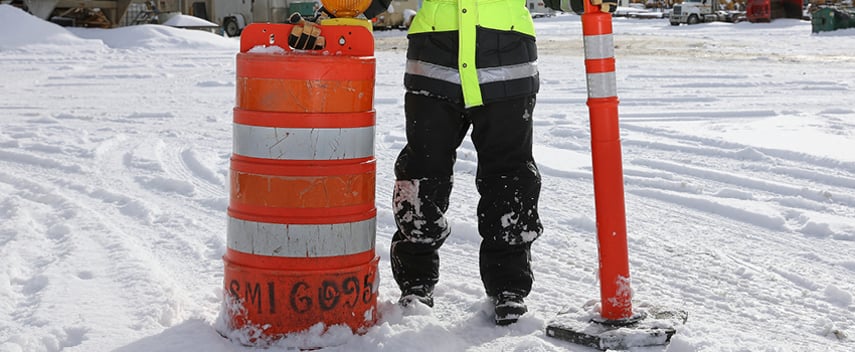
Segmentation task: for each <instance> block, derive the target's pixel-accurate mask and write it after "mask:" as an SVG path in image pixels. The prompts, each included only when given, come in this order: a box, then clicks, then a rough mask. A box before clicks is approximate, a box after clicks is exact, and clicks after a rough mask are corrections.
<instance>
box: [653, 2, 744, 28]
mask: <svg viewBox="0 0 855 352" xmlns="http://www.w3.org/2000/svg"><path fill="white" fill-rule="evenodd" d="M742 14H743V12H741V11H724V10H720V9H719V3H718V0H684V1H683V3H681V4H676V5H674V7H673V8H672V10H671V15H670V16H669V18H670V22H671V25H672V26H679V25H680V24H698V23H702V22H716V21H722V22H739V21H740V20H741V19H742Z"/></svg>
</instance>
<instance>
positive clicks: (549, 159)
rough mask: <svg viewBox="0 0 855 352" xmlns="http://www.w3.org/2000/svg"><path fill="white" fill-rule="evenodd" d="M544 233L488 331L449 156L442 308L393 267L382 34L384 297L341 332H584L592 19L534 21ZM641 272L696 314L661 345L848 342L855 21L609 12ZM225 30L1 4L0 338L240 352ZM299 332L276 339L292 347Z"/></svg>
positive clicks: (355, 344)
mask: <svg viewBox="0 0 855 352" xmlns="http://www.w3.org/2000/svg"><path fill="white" fill-rule="evenodd" d="M536 28H537V31H538V33H539V40H538V42H539V45H540V55H541V57H540V62H539V67H540V70H541V73H542V76H541V77H542V78H541V79H542V90H541V94H540V96H539V99H538V105H537V108H536V110H535V121H536V127H535V128H536V141H535V142H536V152H537V155H536V156H537V160H538V163H539V165H540V168H541V171H542V173H543V176H544V180H543V182H544V192H543V196H542V203H541V214H542V216H543V221H544V225H545V227H546V232H545V234H544V236H543V237H542V239H540V240H539V241H538V242H536V244H535V246H534V249H533V256H534V269H535V272H536V276H537V279H536V282H535V287H534V291H533V293H532V294H531V296H530V297H529V299H528V302H529V306H530V309H531V313H530V314H528V315H526V316H525V317H524V318H522V319H521V321H520V322H519V323H517V324H515V325H512V326H510V327H495V326H493V325H492V324H491V323H490V322H489V321H488V317H487V315H486V314H484V312H485V311H487V310H489V305H488V304H487V301H486V299H485V297H484V293H483V289H482V287H481V285H480V281H479V280H478V279H477V273H478V269H477V266H476V263H477V257H476V256H475V255H473V253H475V252H476V250H477V246H478V239H479V237H478V234H477V232H476V230H475V229H476V226H475V222H474V220H473V215H474V211H475V204H476V203H475V199H474V198H473V197H472V196H471V195H472V194H475V190H474V185H473V174H474V171H475V154H474V149H473V146H472V144H471V143H470V142H468V141H467V142H465V143H464V145H463V146H462V148H461V149H460V152H459V162H458V164H457V166H456V170H457V176H456V177H457V180H456V189H455V191H454V193H453V199H452V205H451V210H450V212H449V215H450V218H451V221H452V224H453V228H454V233H453V235H452V237H451V239H450V240H449V241H448V242H447V244H446V246H445V247H444V248H443V250H442V260H443V266H442V271H441V282H440V284H439V286H438V287H437V291H436V303H437V304H436V307H435V308H434V309H433V310H432V311H428V310H424V311H416V312H414V313H407V314H404V312H402V311H401V309H400V308H398V307H397V306H396V305H394V304H393V303H392V302H394V300H396V299H397V296H398V290H397V288H396V286H395V284H394V282H393V280H392V277H391V273H390V271H389V255H388V246H389V241H390V238H391V234H392V232H393V226H394V225H393V220H392V217H391V211H390V204H389V202H390V199H391V189H392V184H393V175H392V163H393V160H394V157H395V155H396V154H397V152H398V151H399V149H400V148H401V147H402V146H403V145H404V143H405V139H404V132H403V118H402V116H401V114H402V110H403V105H402V104H403V99H402V97H403V90H402V87H401V81H402V75H403V67H404V46H405V40H404V37H403V33H401V32H380V33H377V54H376V58H377V67H378V74H377V81H376V82H377V88H376V97H375V106H376V110H377V136H376V138H377V139H376V157H377V165H378V167H377V208H378V234H377V251H378V254H379V255H380V257H381V262H380V270H381V273H380V276H381V283H380V294H379V304H378V308H379V312H380V314H381V315H382V317H381V319H380V321H379V322H378V323H377V324H376V326H375V327H373V328H372V329H370V330H369V331H368V333H367V334H365V335H363V336H350V335H347V334H342V333H341V331H340V330H334V331H333V332H332V333H331V334H330V335H329V336H326V337H323V338H322V339H320V340H318V339H316V338H315V339H314V340H312V339H313V337H312V336H303V337H302V338H304V339H309V340H311V341H314V342H322V343H328V344H335V345H338V346H337V347H331V348H328V349H327V350H330V351H591V350H590V349H588V348H585V347H580V346H577V345H573V344H570V343H566V342H562V341H559V340H555V339H553V338H550V337H547V336H545V333H544V328H545V326H546V324H547V323H548V322H549V321H550V320H551V319H552V318H553V317H554V316H555V314H556V313H557V312H559V311H561V310H564V309H571V310H579V309H581V307H582V306H583V305H584V304H585V303H586V302H588V301H590V300H592V299H598V297H599V286H598V283H597V275H596V268H597V257H596V256H597V254H596V249H597V245H596V242H595V233H596V229H595V220H594V215H593V214H594V207H593V187H592V181H591V168H590V165H591V161H590V142H589V130H588V115H587V108H586V106H585V100H586V96H585V80H584V68H583V66H582V62H583V61H582V60H583V58H582V51H581V29H580V23H579V17H578V16H575V15H573V16H571V15H561V16H556V17H551V18H544V19H538V20H537V21H536ZM615 33H616V38H615V42H616V45H617V49H616V56H617V74H618V89H619V96H620V99H621V105H620V114H621V130H622V146H623V158H624V168H625V170H624V171H625V183H626V208H627V223H628V229H629V231H628V232H629V250H630V262H631V269H632V285H633V289H634V291H635V300H636V302H637V304H645V303H652V304H659V305H665V306H670V307H676V308H680V309H684V310H686V311H688V312H689V320H688V322H687V323H686V324H685V325H683V326H681V327H679V329H678V332H677V334H676V335H675V336H674V338H673V339H672V342H671V344H670V345H669V346H668V347H664V348H662V347H659V348H640V349H636V350H638V351H670V352H686V351H841V352H842V351H853V350H855V302H853V295H855V257H853V253H855V220H853V218H855V154H853V150H855V132H853V127H855V94H853V91H855V53H853V51H852V48H855V30H846V31H838V32H831V33H824V34H822V35H812V34H811V31H810V24H809V23H808V22H803V21H797V20H777V21H774V22H773V23H770V24H751V23H741V24H735V25H734V24H725V23H712V24H703V25H697V26H691V27H687V26H680V27H671V26H670V25H668V23H667V21H664V20H633V19H625V18H619V19H615ZM237 50H238V48H237V41H236V39H226V38H221V37H217V36H214V35H212V34H210V33H204V32H199V31H187V30H179V29H174V28H169V27H163V26H141V27H135V28H120V29H112V30H99V29H73V30H67V29H63V28H60V27H57V26H54V25H51V24H48V23H45V22H43V21H40V20H37V19H35V18H33V17H30V16H27V15H25V14H23V13H21V12H20V11H18V10H16V9H14V8H11V7H9V6H5V5H1V6H0V73H2V74H0V77H2V78H0V351H3V352H11V351H27V352H37V351H111V350H118V351H124V352H143V351H145V352H149V351H247V350H251V349H250V348H246V347H241V346H238V345H235V344H232V343H230V342H229V341H227V340H225V339H223V338H221V337H220V336H219V335H218V334H217V333H216V332H215V329H214V326H215V325H216V324H217V323H216V320H217V316H218V314H219V311H220V303H221V302H222V294H221V292H220V290H221V287H222V276H223V275H222V273H223V262H222V260H221V257H222V255H223V254H224V252H225V233H226V214H225V209H226V207H227V206H228V192H227V189H226V184H227V182H226V179H227V175H228V168H229V157H230V153H231V146H232V145H231V138H232V135H231V128H232V126H231V125H232V114H231V108H232V106H233V105H234V97H235V92H234V90H235V84H234V78H235V63H234V58H235V53H236V51H237ZM287 348H288V344H283V345H280V346H274V347H273V348H271V350H272V351H276V350H285V349H287Z"/></svg>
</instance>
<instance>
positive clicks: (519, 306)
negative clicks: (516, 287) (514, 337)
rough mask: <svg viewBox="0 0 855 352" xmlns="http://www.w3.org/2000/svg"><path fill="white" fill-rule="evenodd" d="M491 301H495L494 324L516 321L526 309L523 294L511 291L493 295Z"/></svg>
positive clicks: (506, 323)
mask: <svg viewBox="0 0 855 352" xmlns="http://www.w3.org/2000/svg"><path fill="white" fill-rule="evenodd" d="M493 302H495V303H496V325H509V324H513V323H516V322H517V319H519V318H520V316H522V315H523V314H525V312H527V311H528V308H526V306H525V302H524V301H523V296H522V295H520V294H516V293H513V292H502V293H500V294H499V295H498V296H496V297H493Z"/></svg>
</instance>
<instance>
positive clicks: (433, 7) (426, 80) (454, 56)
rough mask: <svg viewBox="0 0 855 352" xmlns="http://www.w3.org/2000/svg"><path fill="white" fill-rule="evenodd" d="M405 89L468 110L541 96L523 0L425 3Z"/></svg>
mask: <svg viewBox="0 0 855 352" xmlns="http://www.w3.org/2000/svg"><path fill="white" fill-rule="evenodd" d="M408 37H409V38H410V44H409V48H408V50H407V68H406V74H405V78H404V84H405V86H406V88H407V89H408V90H410V91H415V92H427V93H429V94H434V95H437V96H440V97H445V98H449V99H452V100H458V99H461V100H462V101H463V102H464V104H465V106H466V107H474V106H479V105H483V104H484V102H488V101H491V100H496V99H502V98H507V97H512V96H521V95H528V94H533V93H537V90H538V88H539V83H538V72H537V64H536V61H537V49H536V46H535V42H534V24H533V23H532V20H531V14H530V13H529V12H528V9H527V8H526V7H525V1H524V0H424V2H423V3H422V6H421V8H420V9H419V11H418V13H417V14H416V16H415V17H414V19H413V23H412V24H411V26H410V29H409V33H408Z"/></svg>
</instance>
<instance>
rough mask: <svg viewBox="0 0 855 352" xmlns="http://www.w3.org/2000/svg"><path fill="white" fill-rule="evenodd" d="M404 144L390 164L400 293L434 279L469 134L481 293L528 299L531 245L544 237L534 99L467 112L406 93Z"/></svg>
mask: <svg viewBox="0 0 855 352" xmlns="http://www.w3.org/2000/svg"><path fill="white" fill-rule="evenodd" d="M405 99H406V102H405V113H406V133H407V145H406V146H405V147H404V149H403V150H402V151H401V153H400V154H399V156H398V159H397V161H396V163H395V176H396V180H397V181H396V183H395V190H394V196H393V210H394V213H395V222H396V224H397V226H398V231H396V232H395V235H394V237H393V238H392V248H391V256H392V258H391V260H392V272H393V274H394V277H395V280H396V281H397V282H398V286H399V287H400V288H401V289H402V290H405V289H407V288H410V287H414V286H419V285H424V286H427V287H429V288H431V289H432V288H433V286H434V285H436V283H437V281H438V280H439V255H438V250H439V248H440V246H442V244H443V242H444V241H445V239H446V238H447V237H448V235H449V234H450V232H451V229H450V227H449V225H448V222H447V220H446V218H445V215H444V214H445V212H446V211H447V210H448V205H449V204H448V203H449V196H450V195H451V188H452V180H453V169H454V163H455V161H456V156H457V148H458V147H459V146H460V144H461V143H462V141H463V139H464V138H465V137H466V134H467V132H468V131H469V128H470V127H471V128H472V133H471V139H472V143H473V144H474V145H475V149H476V151H477V156H478V170H477V173H476V175H475V178H476V180H475V182H476V187H477V190H478V194H479V195H480V199H479V201H478V209H477V217H478V232H479V234H480V235H481V238H482V242H481V248H480V254H479V262H480V270H481V280H482V281H483V283H484V288H485V289H486V292H487V295H489V296H496V295H498V294H499V293H502V292H504V291H508V292H514V293H518V294H521V295H524V296H525V295H528V293H529V292H530V291H531V285H532V281H533V280H534V277H533V274H532V271H531V253H530V250H531V243H532V242H533V241H534V240H535V239H536V238H537V237H538V236H540V234H541V232H543V227H542V225H541V223H540V218H539V216H538V213H537V202H538V197H539V195H540V173H539V172H538V170H537V166H536V165H535V162H534V158H533V156H532V112H533V110H534V105H535V96H534V95H531V96H526V97H519V98H512V99H507V100H503V101H498V102H493V103H489V104H487V105H483V106H479V107H475V108H470V109H466V108H464V107H463V106H461V105H460V104H456V103H452V102H450V101H446V100H442V99H438V98H435V97H430V96H426V95H417V94H412V93H407V95H406V97H405Z"/></svg>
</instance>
